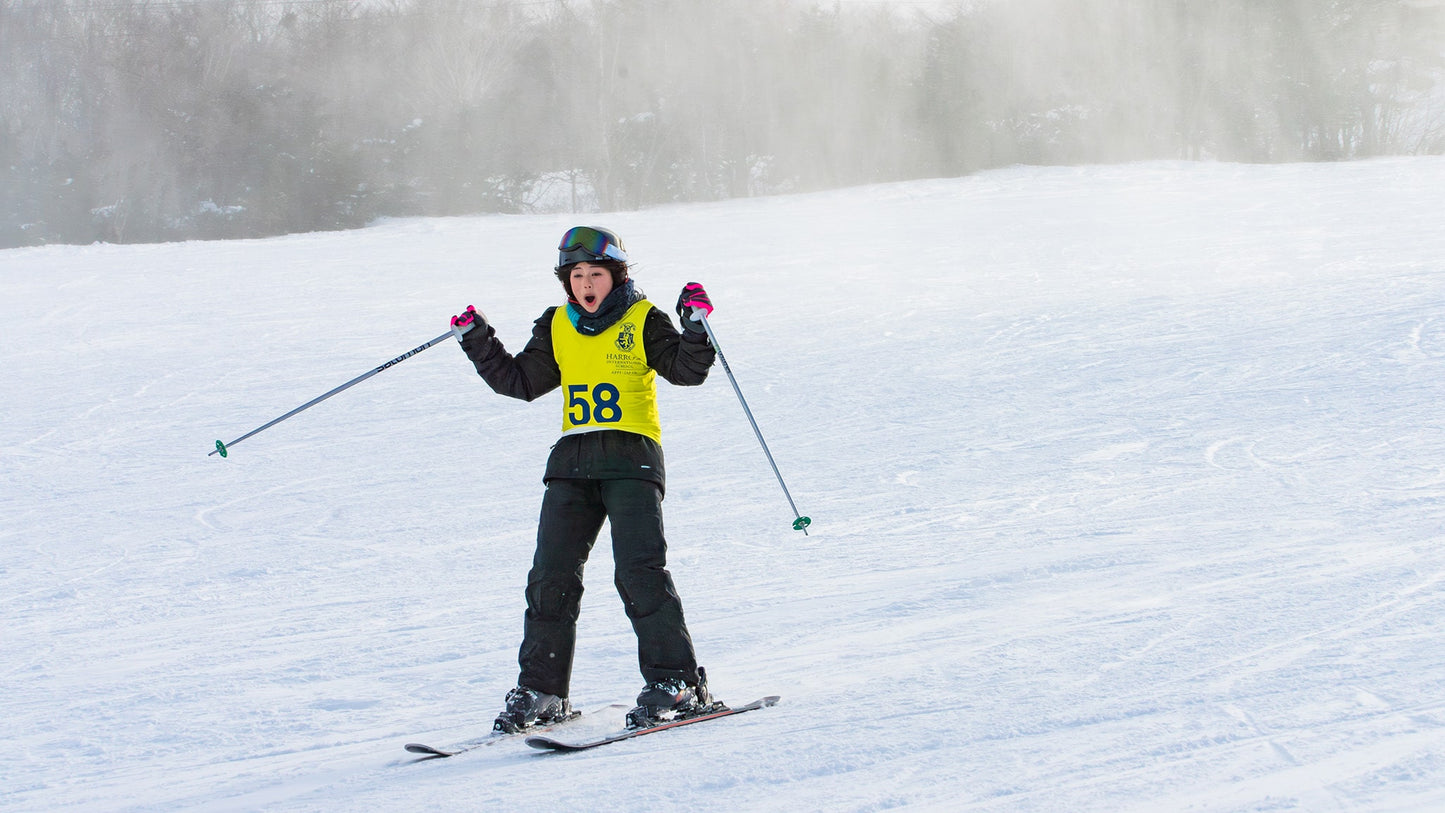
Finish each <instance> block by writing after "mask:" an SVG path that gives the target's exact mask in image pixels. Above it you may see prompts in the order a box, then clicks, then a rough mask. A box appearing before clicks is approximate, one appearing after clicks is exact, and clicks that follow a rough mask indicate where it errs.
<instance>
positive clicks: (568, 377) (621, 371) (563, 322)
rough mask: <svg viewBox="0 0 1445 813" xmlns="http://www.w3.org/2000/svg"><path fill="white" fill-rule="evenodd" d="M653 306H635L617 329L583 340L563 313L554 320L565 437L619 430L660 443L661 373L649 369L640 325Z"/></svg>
mask: <svg viewBox="0 0 1445 813" xmlns="http://www.w3.org/2000/svg"><path fill="white" fill-rule="evenodd" d="M651 308H652V303H650V302H648V301H647V300H645V299H644V300H642V301H640V302H637V303H636V304H634V305H633V306H632V307H630V308H628V309H627V313H625V314H623V315H622V318H621V319H618V320H617V323H616V324H614V325H613V326H612V327H610V328H608V329H607V330H604V331H602V332H601V333H599V334H597V335H596V336H584V335H582V334H581V333H578V332H577V329H576V328H575V327H573V325H572V320H570V319H568V318H567V310H566V308H565V307H562V308H558V309H557V311H556V312H555V313H554V314H553V315H552V354H553V355H554V356H555V357H556V359H557V366H558V367H559V368H561V370H562V398H563V401H562V433H563V434H566V433H568V432H596V431H599V430H602V429H621V430H623V431H625V432H636V433H637V434H639V435H646V436H648V437H650V438H652V439H653V440H655V441H657V442H658V443H661V442H662V424H661V422H660V421H659V419H658V416H657V373H656V372H654V371H653V369H652V368H651V367H648V366H647V351H646V350H644V349H643V346H642V324H643V320H644V319H645V318H646V317H647V312H648V311H649V310H650V309H651Z"/></svg>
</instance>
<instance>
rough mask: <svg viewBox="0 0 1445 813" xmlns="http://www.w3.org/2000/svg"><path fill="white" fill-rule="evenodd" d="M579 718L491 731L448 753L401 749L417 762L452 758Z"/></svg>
mask: <svg viewBox="0 0 1445 813" xmlns="http://www.w3.org/2000/svg"><path fill="white" fill-rule="evenodd" d="M613 705H617V704H613ZM603 708H604V709H606V708H611V706H603ZM581 716H582V712H580V711H573V712H572V713H571V714H569V715H567V718H566V719H564V720H558V721H557V722H555V723H548V724H547V725H544V726H534V727H532V728H526V729H523V730H521V731H511V732H507V731H493V732H492V733H491V734H490V735H488V736H486V737H483V738H482V739H480V740H476V741H473V742H468V743H466V744H464V745H460V746H456V747H454V748H452V749H451V750H449V751H444V750H442V749H440V748H436V747H433V746H430V745H427V744H425V743H420V742H409V743H407V744H406V745H405V746H403V747H404V748H405V749H406V750H407V751H408V752H410V753H413V754H420V755H421V758H420V759H418V760H416V761H417V762H425V761H426V760H429V759H445V758H447V757H454V756H456V755H457V754H464V753H466V752H467V751H471V750H474V749H477V748H483V747H485V746H488V745H493V744H495V743H498V742H501V741H502V740H509V739H511V738H513V737H521V736H525V735H528V734H532V735H535V734H537V733H539V732H543V731H550V730H552V728H553V727H555V726H559V725H562V724H563V723H570V722H572V721H573V720H576V719H577V718H578V717H581Z"/></svg>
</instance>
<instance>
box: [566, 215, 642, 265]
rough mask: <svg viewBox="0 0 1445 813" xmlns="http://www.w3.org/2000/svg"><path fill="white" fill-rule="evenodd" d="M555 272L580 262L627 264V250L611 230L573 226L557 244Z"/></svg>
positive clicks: (620, 239)
mask: <svg viewBox="0 0 1445 813" xmlns="http://www.w3.org/2000/svg"><path fill="white" fill-rule="evenodd" d="M557 251H558V254H557V270H559V271H560V270H561V269H562V268H563V267H564V266H568V265H573V264H574V263H581V262H603V261H605V260H616V261H617V262H620V263H623V264H626V263H627V249H625V248H623V247H622V238H620V237H618V236H617V233H616V232H614V231H612V230H611V229H604V228H601V227H598V226H573V227H572V228H570V229H568V230H567V233H566V234H564V235H562V240H561V242H559V243H558V244H557Z"/></svg>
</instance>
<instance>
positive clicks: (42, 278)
mask: <svg viewBox="0 0 1445 813" xmlns="http://www.w3.org/2000/svg"><path fill="white" fill-rule="evenodd" d="M1442 190H1445V158H1438V157H1421V158H1402V159H1389V160H1377V161H1369V162H1361V163H1338V164H1317V165H1306V164H1296V165H1283V166H1241V165H1232V164H1195V163H1145V164H1132V165H1125V166H1099V167H1074V168H1034V167H1016V168H1008V169H1003V170H998V171H993V172H987V173H982V174H979V175H976V176H972V177H967V178H959V179H949V180H933V181H923V182H913V183H901V184H889V185H883V186H875V187H868V188H858V189H849V190H843V191H837V192H829V193H822V194H813V195H799V196H790V197H777V198H766V199H754V200H740V201H730V202H723V203H716V204H707V205H687V206H676V207H664V208H657V209H651V210H647V211H641V212H626V213H614V214H606V215H602V216H583V217H573V216H557V215H548V216H525V217H522V216H490V217H467V218H447V219H423V220H396V221H386V222H382V223H379V224H377V225H375V226H373V227H371V228H367V229H363V230H360V231H354V232H340V233H321V234H307V235H298V236H291V237H284V238H278V239H268V240H254V241H233V242H194V243H180V244H167V245H137V246H110V245H94V246H84V247H76V246H55V247H46V248H30V249H14V250H8V251H3V252H0V331H3V341H0V366H3V369H4V381H5V383H4V399H3V402H4V407H3V416H4V420H3V423H0V720H3V725H4V734H5V743H6V747H7V750H8V753H7V754H6V755H5V757H4V758H3V759H0V809H3V810H7V811H8V810H16V811H20V810H25V811H39V810H157V811H159V810H165V811H174V810H207V811H224V810H288V811H289V810H302V811H304V810H324V811H332V810H403V809H407V810H424V809H446V810H603V811H606V810H624V811H627V810H688V809H704V810H777V811H783V810H786V811H797V810H829V811H833V810H858V811H863V810H870V811H871V810H883V809H894V808H901V809H919V810H987V811H1059V810H1068V811H1130V810H1138V811H1155V810H1190V811H1256V810H1312V811H1313V810H1348V811H1402V810H1438V809H1445V622H1442V614H1445V544H1442V543H1445V427H1442V407H1441V404H1442V403H1445V217H1442V215H1445V192H1442ZM576 222H597V223H600V224H602V225H610V226H612V227H614V228H616V229H617V230H618V231H619V232H620V233H621V234H622V235H623V237H624V239H625V240H626V241H627V245H628V248H629V249H630V250H631V252H632V254H633V256H634V257H635V258H636V260H637V263H636V266H635V270H634V276H635V278H636V279H637V281H638V284H639V286H640V287H641V288H643V290H645V291H647V292H648V293H649V294H650V295H651V297H652V298H653V300H654V301H655V302H657V303H658V304H659V305H660V306H662V307H664V308H666V309H667V310H669V312H670V311H671V307H672V303H673V302H674V301H675V298H676V296H677V291H678V290H679V289H680V287H681V286H682V284H683V283H685V282H688V281H690V280H697V281H701V282H703V283H704V284H705V285H706V286H707V289H708V291H709V292H710V293H711V294H712V296H713V299H714V301H715V303H716V305H717V311H716V312H715V313H714V315H713V317H712V319H711V323H712V326H713V327H714V329H715V330H716V332H717V337H718V340H719V342H720V343H721V345H722V349H723V351H724V353H725V354H726V357H727V360H728V362H729V363H730V365H731V367H732V370H733V372H734V374H735V375H736V376H737V379H738V382H739V385H740V386H741V388H742V391H743V394H744V395H745V396H746V397H747V399H748V403H749V405H750V406H751V407H752V410H753V412H754V414H755V415H756V417H757V420H758V423H759V425H760V427H761V429H762V431H763V434H764V436H765V438H766V440H767V442H768V444H769V446H770V447H771V449H772V452H773V454H774V457H775V458H776V460H777V462H778V465H779V467H780V469H781V470H782V473H783V476H784V477H785V478H786V480H787V484H788V487H789V489H790V490H791V492H792V495H793V497H794V498H795V500H796V502H797V505H798V508H799V510H800V511H802V512H803V513H804V514H807V515H809V516H811V517H812V519H813V525H812V529H811V533H810V534H809V535H807V536H804V535H803V534H801V533H798V532H797V531H794V530H792V528H791V527H790V526H791V522H792V519H793V514H792V511H791V510H790V509H789V507H788V504H787V501H786V500H785V498H784V496H783V492H782V489H780V488H779V485H778V482H777V480H776V479H775V478H774V476H773V473H772V470H771V469H770V468H769V467H768V465H767V460H766V458H765V457H764V456H763V453H762V449H761V448H760V447H759V445H758V443H757V440H756V439H755V437H754V435H753V433H752V429H751V428H750V427H749V426H748V423H747V420H746V418H745V416H744V414H743V411H742V408H741V407H740V405H739V403H738V400H737V398H736V396H735V395H734V393H733V390H732V388H731V386H730V385H729V383H728V381H727V377H726V375H725V373H724V371H723V370H722V368H721V366H718V367H715V368H714V371H713V374H712V377H711V378H710V379H709V381H708V382H707V383H706V384H705V385H704V386H702V387H696V388H674V387H670V386H668V385H666V384H665V383H662V384H660V387H661V396H660V397H661V400H662V409H663V426H664V445H665V447H666V449H667V453H668V468H669V471H668V485H669V488H668V494H667V501H666V514H667V521H668V528H669V541H670V553H671V559H670V564H671V570H672V572H673V575H674V578H675V580H676V582H677V585H678V588H679V592H680V593H681V595H682V597H683V602H684V605H685V607H686V611H687V615H688V622H689V625H690V628H691V631H692V634H693V638H694V640H695V642H696V645H697V650H698V654H699V660H700V662H701V663H702V664H703V665H704V666H706V667H707V669H708V671H709V674H710V676H711V681H712V687H713V690H714V692H715V693H716V694H717V695H718V696H719V698H720V699H723V700H725V701H731V702H735V703H742V702H747V701H749V700H753V699H754V698H756V697H759V696H762V695H765V694H780V695H782V697H783V699H782V702H781V703H780V704H779V705H778V706H776V707H774V708H771V709H766V710H761V711H756V712H752V713H749V714H746V715H741V716H737V717H732V718H729V719H726V720H720V721H717V722H710V723H706V724H702V725H699V726H695V727H691V728H687V729H682V730H678V731H672V732H666V733H661V734H656V735H653V736H649V737H643V738H640V739H636V740H632V741H628V742H625V743H621V744H617V745H611V746H607V747H605V748H602V749H599V750H596V751H590V752H586V753H579V754H565V755H549V754H543V753H541V752H535V751H532V750H531V749H529V748H527V747H526V746H525V745H524V744H523V743H522V742H520V741H517V740H512V741H508V742H505V743H503V744H500V745H497V746H493V747H488V748H482V749H479V750H477V751H473V752H470V753H467V754H465V755H463V756H459V757H457V758H454V759H450V760H436V761H430V762H423V763H420V764H415V763H413V762H412V761H411V758H410V756H409V755H407V754H406V753H405V752H403V750H402V745H403V744H404V743H406V742H409V741H424V742H430V743H435V744H442V745H445V744H451V743H455V742H459V741H463V740H466V739H469V738H472V737H475V736H477V735H479V734H482V733H484V732H485V731H486V730H487V729H488V727H489V726H490V722H491V719H492V717H493V716H494V715H495V713H496V712H497V710H498V709H499V708H500V706H501V703H502V698H503V695H504V694H505V693H506V691H507V690H508V689H509V688H510V687H511V686H512V685H513V684H514V682H515V680H516V662H515V658H516V647H517V644H518V641H519V638H520V634H521V620H522V606H523V599H522V588H523V585H524V582H525V576H526V571H527V567H528V565H529V562H530V558H531V554H532V543H533V537H534V533H535V524H536V517H537V508H538V505H539V503H540V498H541V492H542V485H541V479H540V478H541V473H542V464H543V462H544V460H545V458H546V455H547V451H548V447H549V446H550V444H551V443H552V442H553V441H554V440H555V437H556V435H557V432H558V431H559V427H560V415H559V413H560V411H561V396H560V394H559V393H552V394H550V395H548V396H546V397H544V398H542V399H540V400H539V401H538V402H536V403H532V404H527V403H523V402H520V401H514V400H511V399H506V398H503V397H500V396H497V395H495V394H493V393H492V392H491V391H490V390H489V389H488V388H487V387H486V385H485V383H484V382H482V381H481V379H480V378H478V377H477V376H476V375H475V373H474V371H473V370H472V367H471V365H470V364H469V363H468V362H467V360H466V358H465V357H464V356H463V355H462V353H461V351H460V350H459V349H458V348H457V347H456V346H455V344H454V343H453V342H452V341H451V340H450V339H448V340H447V341H446V342H444V343H443V344H441V345H438V346H437V347H434V348H432V349H430V350H428V351H426V352H424V353H421V354H418V355H417V356H414V357H412V358H410V359H408V360H406V361H405V362H403V363H401V364H398V365H396V366H395V367H392V368H390V369H388V370H386V371H385V372H384V373H382V374H380V375H378V376H376V377H374V378H372V379H370V380H368V381H365V382H363V383H361V384H359V385H357V386H356V387H354V388H352V389H350V390H347V391H346V392H344V393H342V394H340V395H338V396H336V397H335V398H333V399H331V400H328V401H325V402H323V403H322V404H320V405H318V406H316V407H313V408H312V409H310V410H308V411H306V412H303V413H301V414H300V415H298V416H296V417H294V418H292V419H290V420H288V421H286V422H283V423H281V424H279V425H277V426H275V427H273V428H271V429H269V430H267V431H266V432H263V433H261V434H259V435H256V436H255V437H252V438H250V439H248V440H246V441H244V442H242V443H239V444H236V445H235V446H233V447H232V449H231V452H230V456H229V457H228V458H226V459H222V458H221V457H220V456H218V455H208V454H207V452H209V451H211V450H212V449H213V444H214V441H215V440H216V439H223V440H228V441H229V440H231V439H233V438H235V437H237V436H239V435H241V434H243V433H245V432H246V431H249V430H250V429H253V428H255V427H256V426H259V425H261V424H262V423H264V422H266V421H268V420H270V419H271V418H274V417H276V416H278V415H280V414H282V413H284V412H286V411H288V410H290V409H291V408H293V407H296V406H299V405H300V404H302V403H304V402H306V401H308V400H310V399H311V398H313V397H315V396H318V395H320V394H322V393H324V392H326V391H327V390H329V389H331V388H332V387H335V386H337V385H339V384H342V383H344V382H346V381H348V380H350V379H351V378H353V377H355V376H358V375H361V374H362V373H365V372H367V371H368V370H370V369H373V368H375V367H376V366H378V365H380V364H382V363H383V362H385V361H387V360H388V359H391V358H393V357H395V356H397V355H399V354H401V353H403V352H405V351H407V350H409V349H411V348H413V347H415V346H416V345H419V344H421V343H423V342H425V341H426V340H428V339H431V338H433V337H434V336H436V335H438V334H440V333H442V332H443V331H445V330H446V329H447V323H448V319H449V317H450V316H451V314H453V313H456V312H458V311H460V310H461V309H462V308H464V307H465V306H466V305H468V304H475V305H476V306H477V307H478V308H480V309H481V310H484V311H485V312H486V314H487V315H488V317H489V318H490V320H491V321H492V322H493V323H494V324H495V325H496V326H497V328H498V330H499V333H500V336H501V337H502V339H503V340H504V341H505V342H506V343H507V345H508V346H509V347H510V348H511V349H513V350H520V349H521V347H522V345H523V344H524V342H525V340H526V338H527V337H528V335H529V331H530V328H531V324H532V320H533V319H535V318H536V317H537V316H538V315H539V314H541V312H542V311H543V309H544V308H545V307H546V306H548V305H550V304H555V303H557V302H558V301H559V300H560V291H559V288H558V284H557V282H556V280H555V279H554V278H553V276H552V273H551V266H552V264H553V262H554V261H555V250H554V249H553V246H554V245H555V242H554V241H555V240H556V239H557V236H558V235H559V234H560V233H561V232H562V230H564V229H565V228H566V227H567V226H570V225H574V224H575V223H576ZM607 539H608V536H607V531H606V530H605V529H604V531H603V536H602V538H601V540H600V541H599V544H598V546H597V548H596V550H595V552H594V555H593V559H592V562H591V567H590V568H589V573H588V585H589V588H590V589H589V592H587V593H586V595H585V597H584V601H583V615H582V620H581V626H580V632H579V637H580V645H579V649H578V654H577V661H576V669H575V673H574V681H573V686H572V692H573V697H572V699H573V702H574V703H575V704H576V705H577V706H578V707H579V708H583V709H598V708H600V707H604V706H607V705H608V704H613V703H626V702H628V701H629V700H630V699H631V698H632V696H633V695H635V694H636V692H637V691H638V690H639V689H640V688H641V679H640V677H639V675H638V673H637V668H636V654H635V641H634V638H633V636H632V632H631V628H630V627H629V626H628V624H627V621H626V618H625V616H624V615H623V612H622V608H621V603H620V601H619V600H618V599H617V597H616V593H615V591H614V589H613V587H612V585H611V576H610V571H611V552H610V545H609V543H608V541H607ZM620 714H621V712H620V710H617V709H609V710H607V711H605V712H603V713H600V714H598V715H595V716H593V717H592V718H591V719H592V722H591V725H592V727H593V728H603V729H606V728H612V727H615V726H616V725H617V724H618V722H619V721H620ZM578 725H579V726H581V727H582V729H586V725H585V724H583V723H579V724H578ZM579 730H580V729H579Z"/></svg>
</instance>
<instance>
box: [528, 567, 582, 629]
mask: <svg viewBox="0 0 1445 813" xmlns="http://www.w3.org/2000/svg"><path fill="white" fill-rule="evenodd" d="M527 609H529V610H531V611H532V613H533V614H534V615H535V616H536V617H538V618H547V619H556V620H567V621H573V622H575V621H576V620H577V617H578V615H580V614H581V612H582V581H581V580H580V579H576V578H541V579H532V580H530V581H528V582H527Z"/></svg>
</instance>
